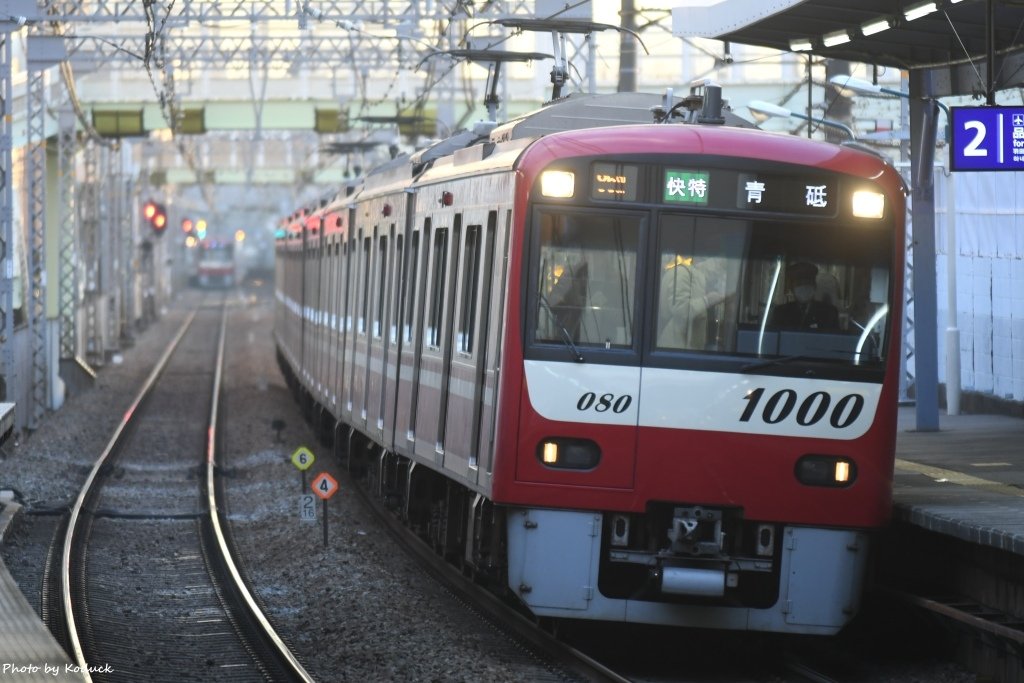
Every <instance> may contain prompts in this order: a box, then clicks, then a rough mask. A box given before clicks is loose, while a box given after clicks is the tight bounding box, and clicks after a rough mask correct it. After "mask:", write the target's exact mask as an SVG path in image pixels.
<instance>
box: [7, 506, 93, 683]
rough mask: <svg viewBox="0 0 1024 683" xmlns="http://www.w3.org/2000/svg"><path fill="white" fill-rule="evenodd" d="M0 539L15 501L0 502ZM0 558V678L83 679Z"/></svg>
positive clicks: (23, 682) (22, 682) (20, 681)
mask: <svg viewBox="0 0 1024 683" xmlns="http://www.w3.org/2000/svg"><path fill="white" fill-rule="evenodd" d="M0 506H2V507H0V541H2V539H3V534H4V532H5V530H6V528H7V524H8V523H9V522H10V520H11V518H12V517H13V515H14V514H15V513H17V509H18V505H17V503H11V502H7V503H5V504H4V503H0ZM84 680H85V677H84V676H83V675H82V674H81V673H79V672H78V671H77V667H76V666H75V665H74V664H73V663H72V661H71V659H70V658H69V657H68V656H67V654H66V653H65V652H64V649H63V648H62V647H61V646H60V645H59V644H58V643H57V640H56V639H55V638H54V637H53V635H52V634H51V633H50V631H49V630H48V629H47V628H46V626H45V625H44V624H43V622H42V620H41V619H40V618H39V615H37V614H36V612H35V610H33V609H32V605H30V604H28V600H26V599H25V596H24V595H23V594H22V592H21V589H20V588H18V584H17V583H16V582H15V581H14V577H12V576H11V573H10V572H9V571H7V567H6V566H5V565H4V563H3V562H0V681H14V682H16V683H30V682H31V683H35V681H60V682H65V681H84Z"/></svg>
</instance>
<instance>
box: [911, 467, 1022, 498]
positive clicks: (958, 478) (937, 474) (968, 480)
mask: <svg viewBox="0 0 1024 683" xmlns="http://www.w3.org/2000/svg"><path fill="white" fill-rule="evenodd" d="M896 470H897V471H900V472H912V473H914V474H923V475H924V476H926V477H930V478H931V479H934V480H935V481H937V482H939V483H942V484H946V483H949V484H958V485H960V486H969V487H971V488H976V489H982V490H985V491H991V492H993V493H1001V494H1003V495H1006V496H1018V497H1020V496H1024V489H1022V488H1021V487H1019V486H1013V485H1011V484H1001V483H999V482H998V481H989V480H988V479H982V478H981V477H973V476H971V475H969V474H964V473H963V472H957V471H955V470H947V469H943V468H941V467H932V466H931V465H922V464H921V463H917V462H911V461H909V460H903V459H902V458H896Z"/></svg>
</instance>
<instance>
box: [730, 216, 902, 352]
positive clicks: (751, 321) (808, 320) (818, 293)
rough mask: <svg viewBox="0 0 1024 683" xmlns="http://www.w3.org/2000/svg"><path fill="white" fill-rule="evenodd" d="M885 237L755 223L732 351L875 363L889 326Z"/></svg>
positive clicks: (840, 229)
mask: <svg viewBox="0 0 1024 683" xmlns="http://www.w3.org/2000/svg"><path fill="white" fill-rule="evenodd" d="M888 239H889V234H888V233H887V232H885V231H873V232H872V231H861V230H855V229H851V228H847V227H844V226H839V227H838V228H837V227H836V226H835V225H833V226H831V229H822V226H818V225H774V226H771V227H770V228H769V227H768V226H759V225H758V224H756V223H755V225H754V230H753V232H752V237H751V248H750V253H749V255H748V259H747V269H746V278H745V282H744V286H743V290H742V292H741V293H740V305H739V308H738V314H739V319H738V326H739V329H738V333H737V338H736V350H737V351H738V352H739V353H744V354H752V355H755V356H767V357H773V356H774V357H785V358H812V359H820V360H827V361H843V362H845V363H847V364H853V365H875V366H877V365H878V362H879V361H881V360H882V359H883V356H884V350H885V347H886V345H887V341H886V332H887V329H888V324H889V307H888V304H887V303H886V302H887V301H889V298H890V286H891V285H890V260H889V248H890V245H889V243H888Z"/></svg>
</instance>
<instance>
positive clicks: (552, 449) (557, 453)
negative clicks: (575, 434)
mask: <svg viewBox="0 0 1024 683" xmlns="http://www.w3.org/2000/svg"><path fill="white" fill-rule="evenodd" d="M537 459H538V460H540V461H541V462H542V463H544V465H546V466H547V467H552V468H556V469H565V470H592V469H594V468H595V467H597V464H598V463H599V462H601V448H600V447H599V446H598V445H597V444H596V443H594V442H593V441H591V440H590V439H573V438H566V437H553V438H549V439H544V440H543V441H541V442H540V443H539V444H537Z"/></svg>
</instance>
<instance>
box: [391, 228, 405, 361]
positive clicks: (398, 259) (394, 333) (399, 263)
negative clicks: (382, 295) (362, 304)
mask: <svg viewBox="0 0 1024 683" xmlns="http://www.w3.org/2000/svg"><path fill="white" fill-rule="evenodd" d="M404 256H405V239H404V238H403V236H402V235H398V236H396V237H395V275H394V279H395V281H394V284H392V293H393V297H394V298H393V300H392V302H391V310H392V313H391V324H390V326H391V330H390V334H391V336H390V340H391V343H392V344H396V343H398V320H400V318H399V316H400V315H401V311H402V273H404V272H405V270H406V265H405V261H403V260H402V259H403V258H404Z"/></svg>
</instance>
